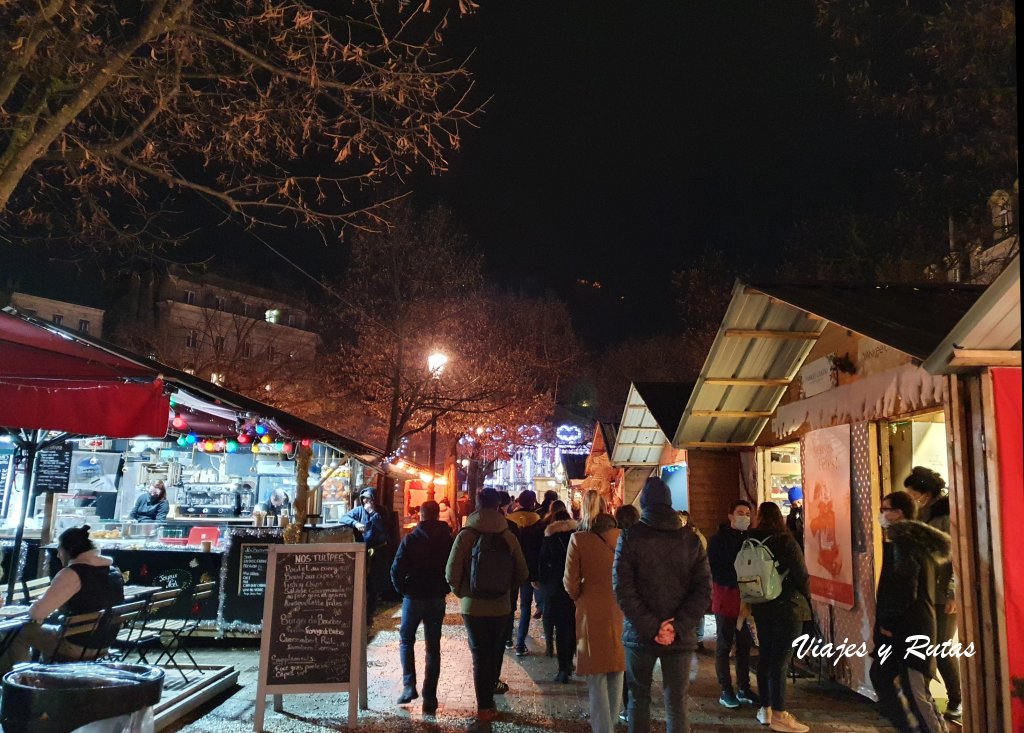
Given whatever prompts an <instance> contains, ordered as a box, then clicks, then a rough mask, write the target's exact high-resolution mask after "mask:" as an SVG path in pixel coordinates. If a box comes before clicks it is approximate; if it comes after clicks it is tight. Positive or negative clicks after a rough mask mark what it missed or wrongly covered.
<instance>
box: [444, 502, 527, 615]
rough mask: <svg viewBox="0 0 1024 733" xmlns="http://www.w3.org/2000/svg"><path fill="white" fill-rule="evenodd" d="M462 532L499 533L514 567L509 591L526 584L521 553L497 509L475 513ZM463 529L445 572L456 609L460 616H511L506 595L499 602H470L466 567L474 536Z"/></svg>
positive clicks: (470, 516)
mask: <svg viewBox="0 0 1024 733" xmlns="http://www.w3.org/2000/svg"><path fill="white" fill-rule="evenodd" d="M466 528H469V529H473V530H476V531H477V532H480V533H501V534H502V535H503V536H504V538H505V541H506V542H508V546H509V549H510V550H511V551H512V557H513V558H514V559H515V563H516V578H515V584H514V585H513V587H515V588H518V587H519V586H520V585H522V584H523V583H524V582H526V579H527V578H528V577H529V575H530V571H529V569H528V568H527V567H526V559H525V558H524V557H523V550H522V548H521V547H520V546H519V540H517V539H516V537H515V535H514V534H512V532H511V531H510V530H509V528H508V521H507V520H506V519H505V516H504V515H503V514H502V513H501V512H499V511H498V510H497V509H479V510H477V511H475V512H473V513H472V514H470V515H469V517H468V518H467V519H466ZM466 528H463V530H462V531H461V532H459V534H458V535H456V537H455V545H454V546H453V547H452V554H451V555H449V556H448V567H447V569H446V571H445V576H446V577H447V579H448V585H450V586H451V588H452V593H454V594H455V595H457V596H458V597H459V606H460V608H461V611H462V613H463V614H464V615H466V616H508V615H509V614H510V613H512V604H511V603H510V601H509V594H507V593H506V594H505V595H503V596H500V597H499V598H471V597H470V595H469V564H470V557H471V553H472V551H473V544H474V543H475V542H476V535H475V534H474V533H473V532H467V531H466ZM510 590H511V589H510Z"/></svg>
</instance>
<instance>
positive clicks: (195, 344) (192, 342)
mask: <svg viewBox="0 0 1024 733" xmlns="http://www.w3.org/2000/svg"><path fill="white" fill-rule="evenodd" d="M185 347H186V348H189V349H198V348H199V332H198V331H189V332H188V336H186V337H185Z"/></svg>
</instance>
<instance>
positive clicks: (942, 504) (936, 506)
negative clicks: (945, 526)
mask: <svg viewBox="0 0 1024 733" xmlns="http://www.w3.org/2000/svg"><path fill="white" fill-rule="evenodd" d="M929 509H931V517H932V518H933V519H934V518H935V517H948V516H949V494H943V495H942V496H940V497H939V498H938V499H936V500H935V501H934V502H933V503H932V504H931V506H930V507H929Z"/></svg>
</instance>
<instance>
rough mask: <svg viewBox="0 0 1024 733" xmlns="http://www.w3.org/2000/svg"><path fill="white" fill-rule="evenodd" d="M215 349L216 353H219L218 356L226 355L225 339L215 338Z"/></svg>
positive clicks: (221, 337)
mask: <svg viewBox="0 0 1024 733" xmlns="http://www.w3.org/2000/svg"><path fill="white" fill-rule="evenodd" d="M213 348H214V350H215V351H216V352H217V353H218V354H222V353H224V337H223V336H217V337H216V338H215V339H214V340H213Z"/></svg>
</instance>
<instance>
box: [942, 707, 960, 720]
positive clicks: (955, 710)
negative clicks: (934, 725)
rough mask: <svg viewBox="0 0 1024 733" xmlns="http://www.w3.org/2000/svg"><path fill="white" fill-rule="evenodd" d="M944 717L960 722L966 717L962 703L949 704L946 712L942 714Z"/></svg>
mask: <svg viewBox="0 0 1024 733" xmlns="http://www.w3.org/2000/svg"><path fill="white" fill-rule="evenodd" d="M942 717H943V718H945V719H946V720H948V721H949V722H951V723H959V722H960V721H962V720H963V718H964V709H963V706H962V705H947V706H946V712H944V713H943V714H942Z"/></svg>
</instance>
